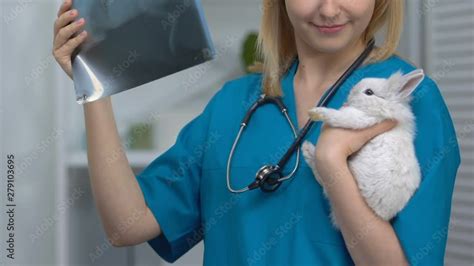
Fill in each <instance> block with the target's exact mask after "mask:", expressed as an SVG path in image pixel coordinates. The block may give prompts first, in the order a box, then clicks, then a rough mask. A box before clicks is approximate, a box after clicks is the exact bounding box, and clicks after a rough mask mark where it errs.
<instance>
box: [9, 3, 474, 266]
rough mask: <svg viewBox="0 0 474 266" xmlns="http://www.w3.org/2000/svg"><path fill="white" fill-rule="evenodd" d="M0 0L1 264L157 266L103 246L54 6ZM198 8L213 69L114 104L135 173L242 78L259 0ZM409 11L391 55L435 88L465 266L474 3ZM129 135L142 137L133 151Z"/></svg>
mask: <svg viewBox="0 0 474 266" xmlns="http://www.w3.org/2000/svg"><path fill="white" fill-rule="evenodd" d="M0 1H1V5H0V9H1V21H0V33H1V34H0V38H1V41H0V55H1V58H0V59H1V60H0V86H1V90H0V104H1V105H0V121H1V124H0V127H1V128H0V145H1V151H2V159H1V160H0V163H1V164H2V167H1V169H2V178H1V182H2V184H1V187H2V188H1V193H0V195H1V202H2V207H1V208H2V211H1V215H0V217H1V219H0V228H2V229H1V232H0V234H2V235H1V237H0V239H2V241H1V244H0V247H1V252H0V253H1V254H2V255H1V257H0V264H1V265H166V263H165V262H163V261H162V260H161V259H160V258H159V257H158V255H156V254H155V253H154V252H153V250H152V249H151V248H150V247H149V246H148V244H146V243H144V244H142V245H138V246H135V247H123V248H115V247H113V246H110V244H109V243H108V242H107V241H106V238H105V234H104V232H103V229H102V226H101V224H100V221H99V218H98V213H97V211H96V209H95V205H94V202H93V199H92V195H91V191H90V184H89V177H88V172H87V158H86V151H85V128H84V120H83V113H82V112H83V108H82V106H81V105H78V104H77V103H76V102H75V94H74V87H73V83H72V81H71V80H70V79H69V78H68V77H67V76H66V75H65V74H64V72H62V70H61V69H60V67H59V66H58V65H57V64H56V61H55V60H54V58H53V56H52V53H51V51H52V39H53V23H54V20H55V19H56V13H57V10H58V7H59V5H60V4H61V2H60V1H56V0H0ZM76 1H77V0H76ZM201 2H202V5H203V8H204V11H205V16H206V19H207V22H208V24H209V28H210V33H211V36H212V39H213V41H214V44H215V47H216V50H217V57H216V59H215V60H213V61H210V62H207V63H204V64H202V65H200V66H196V67H193V68H190V69H187V70H185V71H182V72H179V73H176V74H173V75H171V76H168V77H166V78H163V79H160V80H158V81H154V82H151V83H148V84H145V85H143V86H141V87H140V88H136V89H133V90H130V91H126V92H122V93H120V94H117V95H115V96H113V97H112V101H113V105H114V111H115V115H116V119H117V123H118V127H119V132H120V135H121V137H122V139H123V142H124V144H125V146H126V148H127V149H128V151H127V156H128V159H129V161H130V163H131V164H132V166H133V168H134V171H135V172H136V173H138V172H139V171H140V170H141V169H143V167H145V166H146V165H147V164H149V163H150V162H151V161H152V160H153V159H154V158H156V157H157V156H158V155H159V154H160V153H161V152H162V151H163V150H165V149H167V148H168V147H169V146H170V145H172V144H173V143H174V140H175V137H176V134H177V133H178V131H179V129H180V128H181V127H182V126H183V125H184V124H185V123H186V122H188V121H189V120H190V119H191V118H193V117H194V116H196V115H197V114H198V113H199V112H200V111H201V110H202V108H203V107H204V105H205V104H206V103H207V101H208V100H209V99H210V97H211V96H212V95H213V94H214V93H215V92H216V90H218V89H219V88H220V87H221V86H222V85H223V83H224V82H225V81H226V80H229V79H233V78H236V77H238V76H240V75H244V74H245V68H244V64H243V60H242V58H243V57H245V56H246V53H248V51H247V52H244V51H245V47H248V45H247V46H246V45H245V43H247V44H248V43H252V40H253V36H254V34H255V33H256V32H257V30H258V27H259V22H260V16H261V9H262V6H261V0H238V1H235V0H202V1H201ZM406 8H407V10H406V19H405V23H406V25H405V31H404V33H403V36H402V41H401V44H400V47H399V53H400V54H401V55H402V56H403V57H405V58H407V59H409V60H410V61H412V62H413V63H414V64H416V65H417V66H419V67H422V68H424V69H425V70H426V72H427V73H428V74H429V75H430V76H431V77H432V78H433V79H434V80H435V81H436V82H437V83H438V85H439V87H440V89H441V91H442V93H443V95H444V97H445V100H446V102H447V103H448V105H449V108H450V112H451V115H452V117H453V119H454V122H455V125H456V130H457V135H458V139H459V142H460V144H461V150H462V165H461V167H460V169H459V172H458V176H457V179H456V186H455V194H454V198H453V206H452V217H451V224H450V226H449V234H448V239H449V241H448V246H447V250H446V259H445V264H446V265H474V255H473V254H474V252H473V250H474V180H473V174H474V138H473V137H474V133H473V131H474V116H473V103H474V88H473V84H474V83H473V82H474V1H472V0H456V1H450V0H423V1H422V0H410V1H407V5H406ZM378 42H380V39H379V40H378ZM164 99H166V100H164ZM143 125H146V127H143ZM137 127H141V128H146V129H147V130H146V131H145V132H144V133H142V135H141V137H140V139H139V140H137V138H136V136H135V135H134V134H135V133H134V132H135V131H134V129H135V128H137ZM130 140H132V141H130ZM11 153H13V154H14V156H15V165H16V179H15V192H16V193H15V201H16V213H15V226H16V227H15V232H16V235H15V238H16V241H15V250H16V254H15V256H16V258H15V260H14V263H13V264H12V262H11V260H9V259H6V248H7V243H6V241H4V239H6V230H5V228H6V223H7V221H8V220H7V215H6V211H7V207H6V204H7V202H6V187H7V184H6V178H4V173H5V172H4V169H6V159H5V158H6V156H7V154H11ZM420 226H423V225H420ZM202 251H203V245H202V243H201V244H199V245H197V246H196V247H195V248H193V249H192V250H191V251H190V252H189V253H187V254H186V255H185V256H184V257H182V258H181V259H180V260H178V261H177V262H176V265H201V264H202Z"/></svg>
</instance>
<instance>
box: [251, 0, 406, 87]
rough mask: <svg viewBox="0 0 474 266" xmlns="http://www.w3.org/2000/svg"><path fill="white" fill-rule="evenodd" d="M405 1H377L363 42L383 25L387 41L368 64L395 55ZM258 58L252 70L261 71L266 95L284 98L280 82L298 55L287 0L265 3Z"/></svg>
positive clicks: (258, 44) (373, 54) (257, 46)
mask: <svg viewBox="0 0 474 266" xmlns="http://www.w3.org/2000/svg"><path fill="white" fill-rule="evenodd" d="M403 10H404V5H403V0H375V7H374V13H373V15H372V19H371V20H370V22H369V25H368V26H367V28H366V30H365V32H364V33H363V35H362V40H363V41H364V42H365V43H366V44H367V43H368V42H369V40H370V39H372V38H373V37H374V35H375V33H376V32H378V31H379V30H380V29H381V28H382V27H383V26H384V25H385V26H386V32H385V40H384V43H383V45H382V46H380V47H376V48H375V49H374V51H373V52H372V53H371V54H370V55H369V58H368V59H367V62H376V61H380V60H384V59H387V58H389V57H390V56H391V55H393V54H396V52H395V51H396V49H397V46H398V43H399V40H400V35H401V32H402V26H403V15H404V11H403ZM256 49H257V54H258V57H257V58H262V61H263V62H260V61H255V63H254V64H253V65H252V66H250V67H249V70H250V71H252V72H262V74H263V79H262V86H263V92H264V93H265V94H267V95H269V96H281V95H282V90H281V86H280V81H281V78H282V77H283V75H284V74H285V73H286V71H287V70H288V68H289V67H290V66H291V63H292V62H293V59H294V58H295V56H296V55H297V51H296V44H295V38H294V32H293V27H292V25H291V22H290V20H289V18H288V13H287V11H286V6H285V1H284V0H263V15H262V22H261V25H260V32H259V34H258V39H257V45H256Z"/></svg>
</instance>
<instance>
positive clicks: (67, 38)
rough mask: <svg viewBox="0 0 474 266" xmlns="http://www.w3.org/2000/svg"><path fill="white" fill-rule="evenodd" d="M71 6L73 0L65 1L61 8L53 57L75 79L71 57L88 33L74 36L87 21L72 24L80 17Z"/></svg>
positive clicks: (83, 32)
mask: <svg viewBox="0 0 474 266" xmlns="http://www.w3.org/2000/svg"><path fill="white" fill-rule="evenodd" d="M71 6H72V0H65V1H64V2H63V4H62V5H61V6H60V7H59V10H58V18H57V19H56V21H55V22H54V42H53V55H54V58H55V59H56V61H57V62H58V63H59V65H60V66H61V68H62V69H63V70H64V72H66V74H67V75H68V76H69V77H70V78H71V79H73V76H72V64H71V55H72V53H73V52H74V50H75V49H76V47H78V46H79V45H80V44H81V43H82V42H83V41H84V40H85V39H86V37H87V32H86V31H82V32H81V34H77V36H73V35H74V34H75V33H77V32H79V31H80V30H81V29H82V28H83V27H84V25H85V20H84V19H81V20H78V21H76V22H74V23H71V22H72V21H74V19H75V18H76V17H77V16H78V15H79V12H78V11H77V10H76V9H73V10H70V8H71Z"/></svg>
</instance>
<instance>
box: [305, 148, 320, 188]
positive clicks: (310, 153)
mask: <svg viewBox="0 0 474 266" xmlns="http://www.w3.org/2000/svg"><path fill="white" fill-rule="evenodd" d="M315 149H316V146H314V145H313V144H312V143H311V142H309V141H307V140H306V141H304V142H303V144H302V145H301V150H302V152H303V157H304V159H305V161H306V163H307V164H308V165H309V167H310V168H311V170H312V171H313V174H314V177H315V178H316V181H317V182H318V183H319V184H320V185H322V182H321V180H320V179H319V175H318V173H317V170H316V165H315V160H316V158H315V154H314V152H315Z"/></svg>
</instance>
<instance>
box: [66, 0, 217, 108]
mask: <svg viewBox="0 0 474 266" xmlns="http://www.w3.org/2000/svg"><path fill="white" fill-rule="evenodd" d="M73 3H74V6H73V8H76V9H77V10H78V11H79V13H80V14H81V17H83V18H84V19H85V20H86V24H85V28H84V29H85V30H86V31H87V32H88V37H87V39H86V40H85V42H84V43H83V44H82V45H81V46H79V47H78V49H77V50H76V51H75V53H74V54H73V56H72V69H73V78H74V87H75V91H76V101H77V103H79V104H84V103H87V102H92V101H95V100H98V99H100V98H103V97H106V96H110V95H113V94H116V93H119V92H122V91H125V90H128V89H132V88H134V87H137V86H139V85H142V84H145V83H148V82H150V81H153V80H156V79H159V78H162V77H165V76H167V75H170V74H173V73H176V72H179V71H181V70H184V69H187V68H190V67H192V66H195V65H198V64H201V63H203V62H206V61H208V60H212V59H213V58H214V57H215V48H214V44H213V42H212V39H211V36H210V33H209V29H208V26H207V23H206V20H205V18H204V13H203V10H202V7H201V3H200V2H199V0H134V1H128V0H89V1H73ZM78 19H79V18H78Z"/></svg>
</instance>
